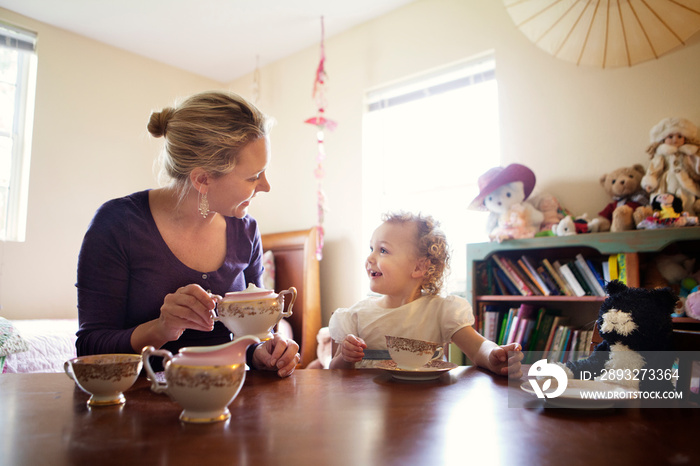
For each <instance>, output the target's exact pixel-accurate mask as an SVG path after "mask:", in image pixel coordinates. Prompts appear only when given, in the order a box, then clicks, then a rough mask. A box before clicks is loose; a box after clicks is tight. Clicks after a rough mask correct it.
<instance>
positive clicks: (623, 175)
mask: <svg viewBox="0 0 700 466" xmlns="http://www.w3.org/2000/svg"><path fill="white" fill-rule="evenodd" d="M643 176H644V167H643V166H642V165H641V164H635V165H633V166H631V167H622V168H618V169H617V170H614V171H612V172H610V173H607V174H605V175H603V176H601V177H600V184H601V186H602V187H603V189H604V190H605V192H606V193H608V196H610V198H611V199H612V202H611V203H609V204H608V205H607V206H605V208H604V209H603V210H601V211H600V212H598V221H599V225H600V226H599V228H598V231H626V230H634V229H635V228H636V226H637V223H639V222H640V221H642V220H643V219H644V218H645V212H646V211H645V210H644V206H646V205H647V204H648V203H649V198H648V197H647V193H646V191H644V190H643V189H642V185H641V182H642V177H643Z"/></svg>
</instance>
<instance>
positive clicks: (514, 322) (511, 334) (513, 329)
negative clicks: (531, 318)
mask: <svg viewBox="0 0 700 466" xmlns="http://www.w3.org/2000/svg"><path fill="white" fill-rule="evenodd" d="M512 310H513V318H512V319H511V320H510V325H509V327H508V328H507V329H506V331H507V335H508V336H507V338H506V341H505V343H504V344H505V345H509V344H511V343H513V342H514V341H515V335H516V334H517V333H518V325H520V316H518V311H519V310H520V309H519V308H513V309H512Z"/></svg>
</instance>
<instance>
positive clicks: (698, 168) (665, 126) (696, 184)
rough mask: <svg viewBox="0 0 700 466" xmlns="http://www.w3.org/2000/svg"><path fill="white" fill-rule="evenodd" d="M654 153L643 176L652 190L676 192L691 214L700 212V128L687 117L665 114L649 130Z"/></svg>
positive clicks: (674, 193)
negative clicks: (699, 130)
mask: <svg viewBox="0 0 700 466" xmlns="http://www.w3.org/2000/svg"><path fill="white" fill-rule="evenodd" d="M649 139H650V142H651V145H650V146H649V149H648V150H647V151H648V152H649V155H650V156H651V161H650V162H649V167H648V168H647V171H646V174H645V175H644V177H643V178H642V188H644V189H645V190H646V192H648V193H649V194H651V195H652V197H653V196H656V195H657V194H666V193H668V194H673V195H674V196H675V197H677V198H679V199H681V202H682V204H683V211H684V212H687V213H688V215H691V216H693V215H698V214H700V154H699V153H698V146H699V145H700V140H698V128H697V126H695V125H694V124H693V123H692V122H691V121H689V120H686V119H685V118H664V119H663V120H661V121H660V122H659V123H657V124H656V125H655V126H654V127H653V128H652V129H651V131H650V132H649Z"/></svg>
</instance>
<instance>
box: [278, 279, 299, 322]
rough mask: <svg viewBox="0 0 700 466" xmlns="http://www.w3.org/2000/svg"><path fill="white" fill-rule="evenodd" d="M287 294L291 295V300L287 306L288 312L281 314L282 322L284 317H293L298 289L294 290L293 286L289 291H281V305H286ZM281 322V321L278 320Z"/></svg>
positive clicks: (279, 296)
mask: <svg viewBox="0 0 700 466" xmlns="http://www.w3.org/2000/svg"><path fill="white" fill-rule="evenodd" d="M286 294H291V295H292V296H291V298H289V304H288V305H287V310H286V311H283V312H282V313H281V314H280V320H282V317H289V316H291V315H292V306H293V305H294V301H296V300H297V289H296V288H294V287H293V286H290V287H289V289H288V290H284V291H280V293H279V294H278V295H277V300H278V301H279V302H280V304H283V303H284V295H286ZM278 322H279V320H278Z"/></svg>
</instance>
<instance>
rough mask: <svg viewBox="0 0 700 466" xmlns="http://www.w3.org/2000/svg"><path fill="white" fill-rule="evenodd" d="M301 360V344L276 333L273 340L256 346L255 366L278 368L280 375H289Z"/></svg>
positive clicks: (257, 367) (267, 368)
mask: <svg viewBox="0 0 700 466" xmlns="http://www.w3.org/2000/svg"><path fill="white" fill-rule="evenodd" d="M299 361H301V356H300V355H299V345H298V344H297V342H295V341H294V340H288V339H286V338H283V337H282V336H280V335H279V334H277V333H275V334H274V336H273V338H272V339H271V340H267V341H266V342H265V343H263V344H262V345H259V346H258V347H257V348H255V352H253V367H254V368H256V369H262V370H276V371H277V375H279V376H280V377H289V376H290V375H292V373H293V372H294V369H296V367H297V364H299Z"/></svg>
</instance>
